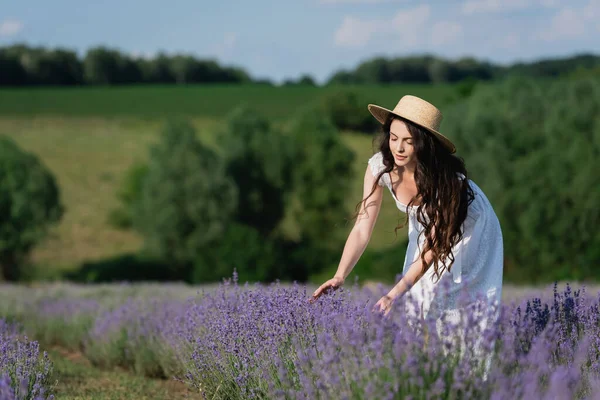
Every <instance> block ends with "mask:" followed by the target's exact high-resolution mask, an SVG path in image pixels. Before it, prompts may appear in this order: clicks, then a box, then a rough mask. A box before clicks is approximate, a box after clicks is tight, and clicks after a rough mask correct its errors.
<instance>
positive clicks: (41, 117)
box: [0, 86, 455, 271]
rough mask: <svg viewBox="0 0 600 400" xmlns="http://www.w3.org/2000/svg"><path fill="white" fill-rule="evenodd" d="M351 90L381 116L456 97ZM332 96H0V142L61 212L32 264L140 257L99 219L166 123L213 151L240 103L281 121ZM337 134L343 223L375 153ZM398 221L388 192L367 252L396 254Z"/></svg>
mask: <svg viewBox="0 0 600 400" xmlns="http://www.w3.org/2000/svg"><path fill="white" fill-rule="evenodd" d="M357 89H358V90H361V91H362V92H363V93H364V94H365V95H367V96H372V97H373V98H374V101H377V102H379V103H380V104H383V105H386V106H389V107H393V106H394V105H395V102H396V101H397V100H398V99H399V98H400V97H401V96H402V95H404V94H407V93H411V94H416V95H419V96H423V97H425V98H427V99H429V100H431V101H432V102H434V103H436V102H437V103H440V102H443V101H444V99H448V98H450V97H451V96H453V94H454V91H455V89H454V88H453V87H451V86H443V87H430V86H420V87H419V86H389V87H377V86H369V87H358V88H357ZM330 90H334V89H332V88H311V87H285V88H273V87H266V86H263V87H260V86H247V87H235V86H229V87H228V86H212V87H201V86H195V87H179V88H178V87H115V88H79V89H56V88H55V89H11V90H6V89H4V90H0V134H2V135H7V136H10V137H12V138H13V139H15V140H16V141H17V143H18V144H19V145H20V146H22V147H23V148H24V149H26V150H29V151H32V152H34V153H35V154H37V155H38V156H39V157H40V158H41V160H42V161H43V162H44V163H45V164H46V165H47V166H48V167H49V168H50V169H51V170H52V171H53V173H54V174H55V175H56V177H57V179H58V183H59V185H60V188H61V190H62V195H63V198H64V202H65V205H66V213H65V215H64V217H63V220H62V222H61V223H60V225H59V226H58V227H57V228H56V229H54V231H53V232H52V234H51V236H50V237H49V238H48V239H47V240H46V241H45V242H44V243H43V244H42V245H41V246H39V247H38V248H36V249H35V250H34V251H33V254H32V261H33V262H35V263H36V264H38V265H39V266H41V267H42V268H43V269H44V270H47V271H53V270H55V269H71V268H76V267H77V266H79V265H81V263H82V262H85V261H88V260H101V259H103V258H106V257H112V256H116V255H119V254H123V253H127V252H132V251H136V250H137V249H139V246H140V245H141V238H140V237H139V236H138V235H136V234H135V233H133V232H130V231H120V230H117V229H115V228H113V227H111V226H110V225H109V224H108V223H107V217H108V214H109V213H110V211H111V210H112V209H113V208H115V207H116V206H117V205H118V203H117V199H116V192H117V190H118V188H119V186H120V184H121V181H122V178H123V175H124V173H125V171H126V170H127V169H128V168H129V167H130V166H131V165H132V164H133V163H135V162H136V161H139V160H143V159H144V158H145V157H146V155H147V148H148V145H149V144H150V143H152V141H153V140H154V139H155V138H156V137H157V135H158V131H159V128H160V124H161V122H162V120H163V119H164V118H165V117H168V116H171V115H181V114H183V115H188V116H190V117H192V118H193V121H194V123H195V125H196V127H197V128H198V131H199V133H200V135H201V137H202V139H203V140H205V141H206V142H208V143H211V142H212V141H213V139H214V133H213V132H214V130H215V127H216V126H217V125H218V123H219V121H220V119H221V117H224V116H225V115H226V114H227V112H228V111H229V110H230V109H232V108H233V107H235V106H236V105H239V104H241V103H244V102H247V103H250V104H252V105H254V106H255V107H258V108H259V111H260V112H263V113H264V114H266V115H268V116H270V117H271V118H272V119H283V118H285V117H288V116H291V115H292V114H293V112H294V111H295V110H296V109H298V108H300V107H302V106H303V105H305V104H308V103H309V102H312V101H317V100H318V99H319V97H320V96H323V95H324V94H326V93H327V92H328V91H330ZM365 107H366V104H365ZM342 134H343V137H344V140H346V142H347V144H348V145H349V146H350V148H352V150H353V151H354V152H355V154H356V161H355V166H354V168H355V177H356V178H355V181H354V184H353V186H352V189H351V193H352V195H351V196H349V197H348V199H347V211H348V213H347V214H348V216H351V215H352V212H353V210H354V206H355V205H356V203H357V202H358V201H360V200H361V196H362V179H363V176H364V171H365V168H366V161H367V159H368V158H369V156H370V155H371V154H372V152H373V150H372V138H371V137H370V136H368V135H365V134H361V133H355V132H343V133H342ZM403 216H404V215H403V214H401V213H400V212H399V211H398V210H397V209H396V208H395V205H394V203H393V201H392V199H391V196H389V195H388V194H387V193H386V197H385V201H384V206H383V209H382V214H381V216H380V218H379V223H378V224H377V227H376V228H375V232H374V236H373V239H372V241H371V244H370V246H372V248H383V247H387V246H390V245H397V244H398V243H399V242H398V241H395V237H394V233H393V228H394V227H395V224H396V223H397V222H398V219H399V218H402V217H403ZM292 223H293V222H292ZM350 228H351V222H349V223H347V224H346V225H345V223H344V221H340V224H339V226H337V227H335V229H344V230H347V229H350ZM341 250H342V249H340V254H341Z"/></svg>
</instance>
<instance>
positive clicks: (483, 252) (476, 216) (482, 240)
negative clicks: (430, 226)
mask: <svg viewBox="0 0 600 400" xmlns="http://www.w3.org/2000/svg"><path fill="white" fill-rule="evenodd" d="M369 165H370V166H371V171H372V172H373V175H374V176H377V175H378V174H379V173H380V172H381V171H382V170H383V169H384V168H385V166H384V164H383V156H382V154H381V152H379V153H377V154H375V155H373V157H371V158H370V159H369ZM463 178H464V176H463ZM379 184H380V185H381V186H387V188H388V189H389V190H390V193H391V194H392V197H393V198H394V200H395V202H396V205H397V207H398V208H399V209H400V210H401V211H402V212H404V213H406V212H408V214H409V215H408V216H409V224H408V238H409V243H408V248H407V251H406V257H405V259H404V267H403V271H402V274H403V275H405V274H406V273H407V272H408V269H409V268H410V266H411V264H412V263H413V262H414V261H417V260H418V259H419V257H420V254H421V249H422V248H423V245H424V242H425V237H424V235H420V236H421V237H420V238H419V234H420V233H421V231H422V230H423V226H422V225H421V224H420V223H419V222H418V220H417V218H416V209H417V207H416V206H415V207H411V208H410V210H407V206H406V205H405V204H402V203H401V202H400V201H398V199H397V198H396V195H395V194H394V191H393V189H392V184H391V178H390V176H389V174H388V173H386V174H384V175H383V176H382V177H381V180H380V181H379ZM469 184H470V185H471V188H472V189H473V192H474V194H475V199H474V200H473V202H472V203H471V204H470V206H469V209H468V212H467V218H466V220H465V222H464V224H463V239H462V240H461V241H460V242H459V243H457V245H456V246H455V247H454V248H453V253H454V257H455V261H454V264H453V265H452V268H451V271H450V272H448V271H444V273H443V274H442V277H441V279H440V280H439V281H437V280H436V279H433V280H432V277H433V278H435V275H434V269H433V268H430V269H429V270H428V271H427V272H426V273H425V275H424V276H423V277H422V278H421V279H420V280H419V281H418V282H417V283H416V284H415V285H414V286H413V287H412V288H411V289H410V290H409V292H410V297H411V298H412V299H413V300H415V302H416V303H417V304H418V305H419V308H420V310H414V309H412V312H419V311H420V312H419V314H420V317H427V314H428V313H429V312H430V311H432V310H435V311H436V312H435V314H436V315H439V314H440V312H442V313H445V314H446V316H448V317H449V318H450V319H452V318H453V316H454V317H458V311H459V310H458V309H457V301H458V299H459V296H461V295H462V296H464V295H467V296H468V297H469V298H472V299H473V300H475V299H476V296H480V297H479V299H481V298H487V300H488V301H489V302H491V303H494V304H499V303H500V300H501V296H502V270H503V257H504V256H503V241H502V231H501V229H500V223H499V221H498V218H497V217H496V214H495V212H494V210H493V208H492V205H491V204H490V202H489V201H488V199H487V197H486V196H485V194H484V193H483V192H482V190H481V189H480V188H479V187H478V186H477V185H476V184H475V183H474V182H473V181H471V180H470V179H469ZM442 282H445V284H444V285H443V287H444V289H446V288H447V290H440V287H441V286H440V285H442ZM442 292H443V294H442ZM461 293H464V294H461ZM461 299H462V297H461ZM461 304H464V303H461ZM407 307H409V306H408V305H407ZM458 308H460V307H458ZM409 311H410V310H409Z"/></svg>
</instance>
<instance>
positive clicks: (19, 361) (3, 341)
mask: <svg viewBox="0 0 600 400" xmlns="http://www.w3.org/2000/svg"><path fill="white" fill-rule="evenodd" d="M51 369H52V363H51V362H50V360H49V359H48V355H47V353H46V352H44V353H43V355H42V356H41V357H40V349H39V344H38V343H37V342H35V341H29V340H28V338H27V337H26V336H24V337H21V336H20V335H19V331H18V329H17V327H16V326H15V325H12V324H8V323H6V321H4V320H3V319H0V399H2V400H5V399H6V400H13V399H14V400H25V399H27V400H30V399H33V400H46V399H53V398H54V396H52V395H50V396H48V397H46V392H47V390H48V387H49V382H48V381H49V377H50V373H51Z"/></svg>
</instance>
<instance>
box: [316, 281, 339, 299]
mask: <svg viewBox="0 0 600 400" xmlns="http://www.w3.org/2000/svg"><path fill="white" fill-rule="evenodd" d="M335 288H337V285H336V284H335V283H332V282H330V281H327V282H325V283H324V284H322V285H321V286H319V288H318V289H317V290H315V292H314V293H313V295H312V297H311V299H310V301H311V302H313V301H315V300H316V299H318V298H319V297H321V295H322V294H324V293H326V292H327V291H328V290H329V289H335Z"/></svg>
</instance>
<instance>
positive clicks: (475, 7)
mask: <svg viewBox="0 0 600 400" xmlns="http://www.w3.org/2000/svg"><path fill="white" fill-rule="evenodd" d="M558 5H559V2H558V1H557V0H466V1H464V2H463V3H462V6H461V11H462V13H463V14H466V15H472V14H492V13H498V12H506V11H515V10H524V9H527V8H534V7H537V8H539V7H544V8H554V7H558Z"/></svg>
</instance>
